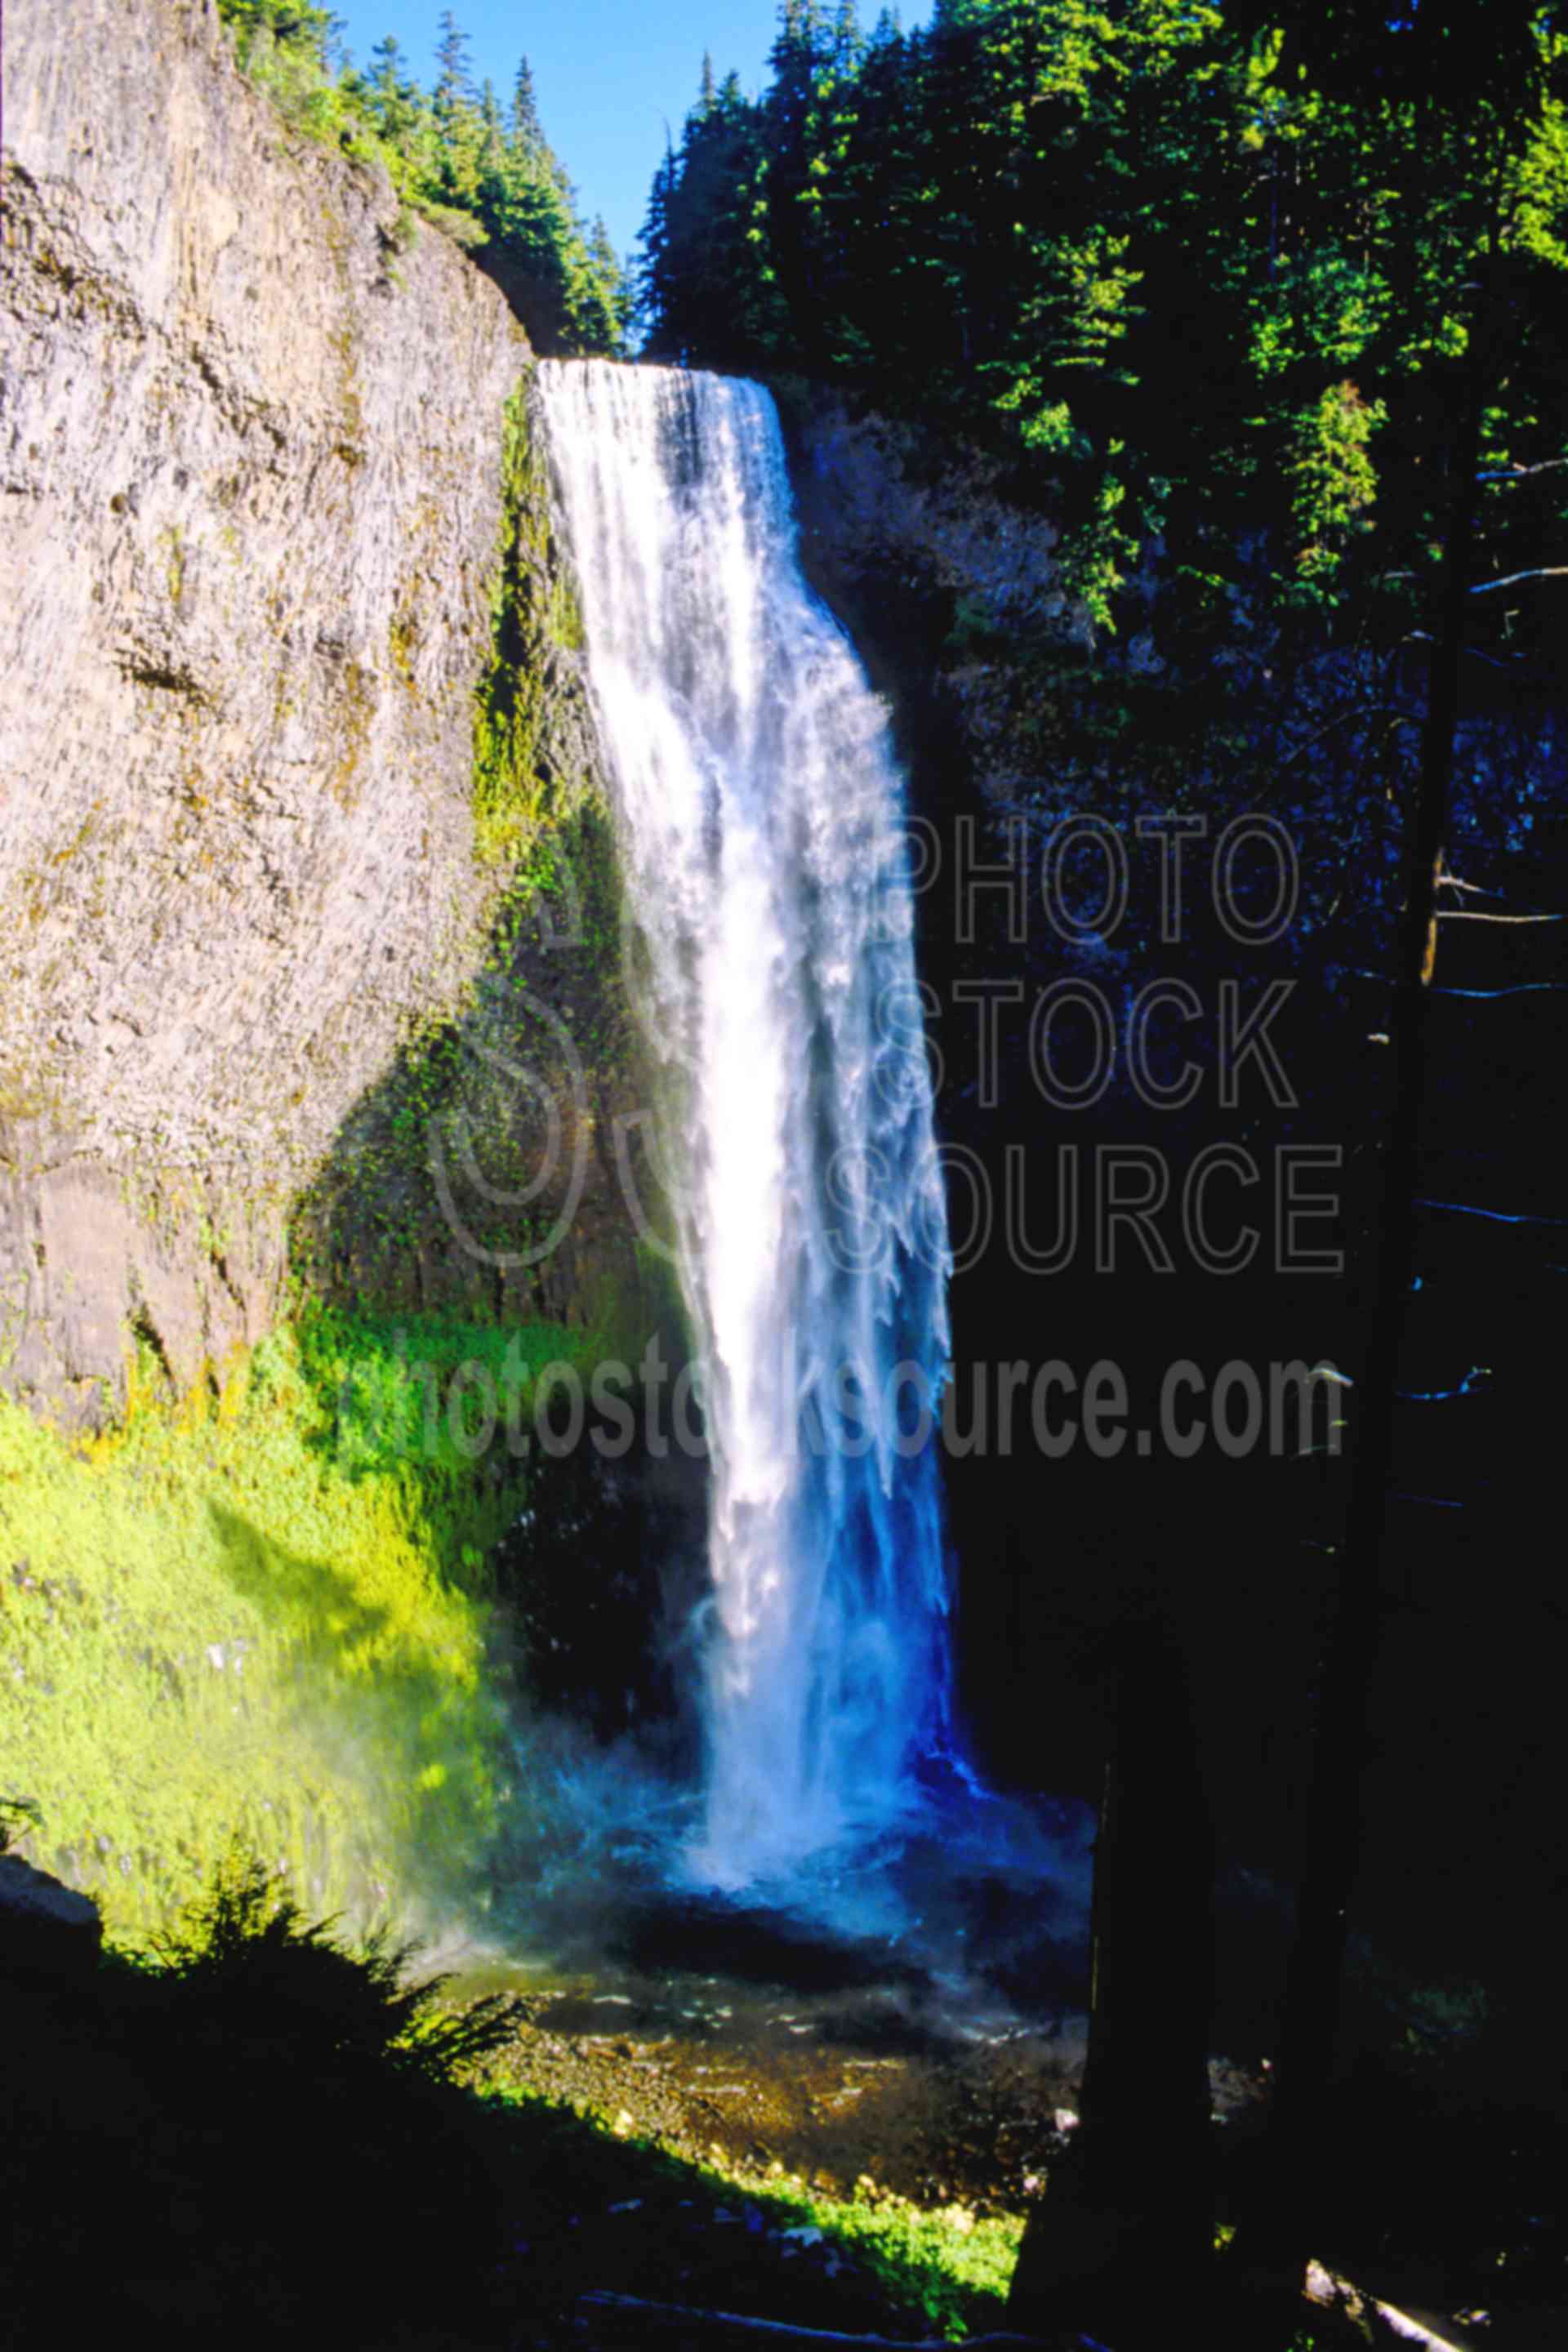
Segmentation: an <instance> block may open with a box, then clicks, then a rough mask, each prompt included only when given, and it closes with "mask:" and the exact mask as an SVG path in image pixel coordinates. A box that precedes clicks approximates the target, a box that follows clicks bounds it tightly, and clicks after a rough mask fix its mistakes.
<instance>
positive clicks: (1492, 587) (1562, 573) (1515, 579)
mask: <svg viewBox="0 0 1568 2352" xmlns="http://www.w3.org/2000/svg"><path fill="white" fill-rule="evenodd" d="M1521 580H1568V563H1547V564H1542V567H1541V569H1540V571H1538V572H1510V573H1509V575H1508V577H1507V579H1506V580H1483V581H1481V582H1480V583H1479V585H1477V586H1476V587H1474V588H1472V589H1471V591H1470V593H1471V595H1472V596H1495V595H1496V593H1497V592H1498V590H1499V589H1500V588H1517V587H1518V585H1519V583H1520V582H1521Z"/></svg>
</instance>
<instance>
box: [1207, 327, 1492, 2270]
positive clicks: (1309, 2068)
mask: <svg viewBox="0 0 1568 2352" xmlns="http://www.w3.org/2000/svg"><path fill="white" fill-rule="evenodd" d="M1467 376H1468V381H1467V383H1466V386H1465V394H1464V410H1463V414H1462V416H1461V421H1460V428H1459V432H1458V440H1457V446H1456V448H1455V452H1454V467H1455V480H1454V485H1453V501H1452V505H1451V508H1450V514H1449V524H1448V532H1447V547H1446V550H1445V573H1444V590H1443V613H1442V621H1441V626H1440V628H1439V630H1438V632H1437V638H1436V644H1435V646H1434V647H1433V653H1432V669H1431V677H1430V685H1429V688H1428V694H1427V703H1426V723H1425V728H1424V730H1423V736H1422V745H1421V760H1420V768H1419V772H1418V776H1417V780H1416V786H1415V803H1414V805H1413V807H1412V808H1411V810H1410V812H1409V815H1408V820H1407V824H1406V830H1405V858H1404V864H1405V896H1404V905H1403V908H1402V909H1401V914H1400V922H1399V932H1398V942H1397V961H1396V968H1395V973H1394V1003H1393V1009H1392V1017H1391V1020H1390V1024H1389V1042H1390V1045H1391V1047H1392V1050H1393V1054H1394V1101H1393V1108H1392V1114H1391V1118H1390V1124H1389V1130H1388V1138H1387V1144H1386V1149H1385V1152H1384V1171H1383V1181H1382V1187H1381V1191H1382V1216H1381V1230H1380V1250H1379V1265H1378V1284H1377V1293H1376V1306H1375V1309H1374V1314H1373V1329H1372V1333H1371V1339H1370V1345H1369V1349H1368V1353H1367V1359H1366V1364H1365V1369H1364V1371H1363V1381H1362V1391H1361V1408H1360V1415H1359V1420H1360V1426H1359V1428H1358V1429H1357V1430H1356V1432H1355V1436H1354V1458H1353V1462H1352V1478H1351V1496H1350V1507H1349V1511H1348V1514H1347V1523H1346V1528H1345V1538H1344V1544H1343V1549H1342V1565H1341V1570H1340V1580H1339V1590H1338V1593H1337V1596H1336V1604H1335V1615H1334V1622H1333V1626H1332V1630H1331V1634H1330V1637H1329V1640H1328V1643H1327V1645H1326V1647H1325V1650H1324V1654H1323V1659H1322V1664H1321V1674H1320V1680H1319V1694H1318V1732H1317V1750H1316V1756H1315V1759H1314V1766H1313V1780H1312V1790H1311V1798H1310V1808H1309V1813H1308V1822H1307V1839H1306V1852H1305V1856H1304V1860H1303V1865H1302V1874H1301V1879H1300V1888H1299V1893H1298V1902H1297V1925H1296V1938H1295V1943H1294V1946H1293V1948H1292V1952H1291V1957H1290V1963H1289V1972H1288V1978H1287V1983H1286V1989H1285V2006H1284V2013H1283V2019H1282V2024H1281V2032H1280V2040H1279V2054H1278V2058H1277V2061H1276V2067H1275V2094H1274V2110H1273V2115H1272V2117H1271V2119H1270V2128H1269V2133H1268V2140H1267V2143H1266V2146H1265V2149H1264V2152H1263V2162H1262V2164H1261V2167H1260V2169H1259V2174H1258V2183H1257V2189H1256V2193H1255V2199H1254V2202H1253V2206H1252V2210H1250V2211H1249V2212H1248V2213H1247V2214H1246V2215H1245V2216H1244V2219H1243V2223H1242V2227H1241V2229H1240V2230H1239V2231H1238V2233H1237V2245H1236V2263H1237V2268H1238V2269H1242V2270H1245V2271H1247V2272H1250V2273H1254V2274H1255V2276H1256V2278H1257V2280H1258V2282H1261V2281H1262V2280H1264V2279H1270V2278H1271V2279H1272V2280H1274V2281H1275V2282H1276V2283H1277V2284H1278V2286H1279V2288H1280V2289H1281V2290H1282V2291H1283V2292H1284V2293H1286V2294H1288V2295H1289V2297H1290V2298H1291V2299H1293V2298H1294V2296H1295V2295H1296V2294H1298V2293H1299V2292H1300V2281H1301V2277H1302V2275H1303V2273H1304V2272H1305V2269H1306V2265H1307V2263H1308V2262H1309V2260H1310V2259H1311V2258H1312V2256H1313V2255H1314V2254H1315V2253H1318V2252H1320V2251H1321V2250H1320V2249H1319V2248H1318V2247H1317V2246H1316V2244H1315V2243H1314V2230H1315V2208H1316V2202H1317V2200H1316V2197H1315V2193H1314V2191H1315V2184H1316V2183H1318V2182H1321V2181H1323V2180H1327V2179H1331V2158H1330V2156H1329V2153H1328V2150H1327V2148H1326V2146H1325V2132H1326V2126H1327V2120H1328V2113H1329V2102H1330V2091H1331V2083H1332V2078H1333V2072H1334V2063H1335V2056H1336V2049H1337V2044H1338V2039H1339V2023H1340V2011H1341V2000H1342V1977H1343V1970H1344V1958H1345V1945H1346V1936H1347V1922H1348V1917H1349V1913H1350V1906H1351V1900H1352V1894H1353V1891H1354V1886H1355V1879H1356V1874H1357V1868H1358V1864H1359V1859H1360V1849H1361V1830H1362V1811H1363V1806H1362V1793H1363V1775H1364V1768H1365V1761H1366V1741H1367V1706H1368V1695H1369V1690H1370V1685H1371V1680H1372V1673H1373V1664H1374V1662H1375V1658H1376V1652H1377V1643H1378V1636H1379V1630H1380V1622H1381V1617H1382V1607H1381V1574H1380V1569H1381V1561H1382V1558H1383V1552H1384V1538H1385V1517H1386V1511H1387V1504H1388V1495H1389V1488H1390V1483H1391V1474H1392V1470H1393V1462H1394V1416H1395V1404H1396V1398H1397V1391H1398V1386H1399V1367H1400V1351H1401V1343H1402V1340H1403V1337H1404V1331H1405V1307H1406V1302H1407V1300H1408V1298H1409V1296H1410V1286H1411V1282H1412V1279H1413V1276H1414V1272H1415V1230H1416V1210H1415V1201H1416V1196H1417V1189H1418V1175H1419V1160H1420V1141H1421V1116H1422V1106H1423V1102H1424V1098H1425V1093H1426V1061H1427V1048H1426V1028H1427V1014H1428V1011H1429V1007H1430V995H1429V990H1430V983H1431V979H1432V971H1433V965H1434V961H1435V959H1436V940H1437V888H1438V884H1439V881H1440V879H1441V877H1442V873H1443V860H1444V854H1445V844H1446V840H1447V823H1448V804H1449V793H1450V787H1451V783H1452V778H1453V769H1454V744H1455V734H1456V730H1457V727H1458V713H1459V691H1460V671H1461V666H1462V662H1463V658H1464V649H1465V638H1466V625H1467V614H1468V593H1469V585H1470V575H1471V571H1472V568H1473V560H1474V541H1475V531H1476V519H1477V512H1478V499H1479V489H1478V483H1477V476H1478V474H1479V464H1480V439H1481V423H1482V415H1483V410H1484V406H1485V399H1486V385H1487V382H1488V380H1489V370H1488V365H1487V350H1486V348H1485V339H1484V337H1483V333H1482V331H1481V327H1480V322H1478V326H1477V330H1476V331H1474V332H1473V334H1472V338H1471V345H1470V364H1469V367H1468V371H1467Z"/></svg>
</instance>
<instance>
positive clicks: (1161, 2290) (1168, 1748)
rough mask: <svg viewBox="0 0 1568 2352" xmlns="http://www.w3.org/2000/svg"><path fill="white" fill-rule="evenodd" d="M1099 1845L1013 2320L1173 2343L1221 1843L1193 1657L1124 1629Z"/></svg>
mask: <svg viewBox="0 0 1568 2352" xmlns="http://www.w3.org/2000/svg"><path fill="white" fill-rule="evenodd" d="M1121 1640H1122V1652H1121V1659H1120V1662H1119V1668H1118V1674H1117V1685H1116V1703H1115V1730H1114V1735H1113V1752H1112V1755H1111V1759H1110V1765H1109V1768H1108V1769H1107V1773H1106V1780H1105V1798H1104V1803H1103V1805H1102V1808H1101V1812H1100V1836H1099V1839H1098V1841H1097V1843H1096V1847H1095V1857H1094V1913H1093V1921H1092V1928H1091V1934H1092V1944H1093V1952H1092V1979H1091V1992H1090V2015H1089V2059H1088V2063H1087V2066H1086V2069H1085V2074H1084V2084H1083V2096H1082V2113H1081V2116H1080V2120H1079V2127H1078V2130H1077V2132H1076V2134H1075V2135H1074V2145H1073V2148H1072V2152H1071V2155H1070V2156H1069V2157H1068V2158H1067V2159H1066V2160H1065V2161H1064V2162H1063V2163H1062V2164H1060V2165H1058V2166H1055V2167H1053V2168H1052V2171H1051V2175H1050V2179H1049V2181H1048V2183H1047V2190H1046V2194H1045V2197H1044V2199H1043V2200H1042V2201H1041V2203H1040V2204H1039V2205H1038V2206H1037V2207H1036V2208H1035V2210H1033V2211H1032V2212H1031V2214H1030V2216H1029V2220H1028V2224H1027V2227H1026V2230H1025V2232H1024V2243H1023V2246H1022V2249H1021V2251H1020V2254H1019V2260H1018V2267H1017V2270H1016V2273H1015V2274H1014V2279H1013V2286H1012V2292H1011V2294H1010V2297H1009V2300H1008V2305H1007V2315H1008V2319H1009V2322H1010V2324H1011V2325H1013V2326H1016V2327H1022V2328H1029V2329H1033V2330H1034V2331H1035V2332H1037V2333H1041V2334H1043V2333H1045V2332H1047V2330H1049V2329H1053V2328H1074V2327H1081V2328H1084V2329H1086V2330H1087V2331H1088V2332H1089V2334H1090V2335H1092V2336H1096V2337H1097V2338H1101V2339H1104V2340H1108V2341H1110V2342H1111V2343H1113V2344H1115V2345H1116V2346H1117V2347H1118V2352H1138V2347H1141V2346H1155V2345H1160V2346H1163V2345H1167V2344H1168V2343H1169V2342H1170V2340H1171V2326H1172V2315H1173V2314H1186V2315H1188V2316H1189V2317H1190V2316H1191V2315H1193V2314H1194V2312H1195V2311H1196V2310H1197V2309H1199V2308H1201V2301H1200V2300H1199V2299H1200V2298H1201V2297H1202V2296H1203V2294H1204V2291H1205V2273H1207V2271H1208V2269H1209V2267H1210V2265H1211V2263H1212V2256H1213V2244H1214V2219H1213V2200H1212V2188H1211V2180H1210V2151H1209V2105H1208V2036H1209V2022H1210V2014H1211V2011H1212V2007H1213V1977H1214V1920H1213V1853H1212V1837H1211V1830H1210V1822H1209V1814H1208V1807H1207V1803H1206V1801H1205V1790H1204V1788H1203V1783H1202V1776H1201V1774H1200V1771H1199V1769H1198V1761H1197V1754H1196V1749H1195V1746H1194V1736H1193V1725H1192V1717H1191V1711H1190V1707H1189V1705H1188V1698H1187V1692H1186V1687H1185V1682H1186V1677H1185V1675H1184V1666H1183V1661H1182V1658H1181V1655H1180V1654H1179V1652H1178V1651H1177V1650H1176V1649H1175V1647H1174V1646H1173V1644H1172V1643H1169V1642H1168V1641H1167V1640H1165V1639H1164V1638H1163V1636H1161V1635H1160V1634H1158V1633H1154V1632H1152V1631H1151V1630H1149V1629H1146V1628H1140V1629H1136V1630H1134V1631H1132V1632H1131V1633H1126V1634H1124V1635H1123V1636H1122V1637H1121Z"/></svg>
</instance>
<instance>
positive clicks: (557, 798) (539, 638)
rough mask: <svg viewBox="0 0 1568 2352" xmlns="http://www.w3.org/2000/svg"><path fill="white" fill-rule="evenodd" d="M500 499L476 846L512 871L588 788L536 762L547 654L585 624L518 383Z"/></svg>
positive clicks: (479, 724) (477, 741) (569, 642)
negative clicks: (561, 558) (557, 559)
mask: <svg viewBox="0 0 1568 2352" xmlns="http://www.w3.org/2000/svg"><path fill="white" fill-rule="evenodd" d="M501 501H502V503H501V545H500V562H499V563H498V565H497V568H496V575H495V582H494V587H493V590H492V596H491V607H490V621H491V635H492V651H491V658H490V664H489V669H488V670H487V672H486V674H485V677H484V678H483V680H482V681H481V683H480V686H479V692H478V694H477V696H476V698H475V707H474V839H475V846H476V848H477V849H478V852H479V856H480V857H481V858H482V859H483V860H484V861H485V862H486V863H487V864H489V865H500V864H510V865H513V866H516V865H518V864H519V862H520V861H521V860H522V859H523V858H525V857H526V856H527V853H528V852H529V850H530V849H531V848H532V847H533V846H534V845H535V844H536V843H538V842H539V841H540V839H541V837H542V834H543V833H544V832H545V831H546V830H550V829H554V828H558V827H559V826H560V825H561V824H562V823H563V821H565V820H566V819H567V818H569V817H570V816H571V815H573V814H574V813H575V811H576V809H577V808H578V806H579V805H580V804H581V802H582V799H583V795H584V792H585V790H586V783H585V780H584V779H583V778H572V777H562V776H560V775H559V774H557V773H556V772H555V769H554V767H553V765H552V763H548V762H546V761H542V759H541V757H540V753H541V748H542V733H543V729H544V725H545V720H546V715H547V711H548V707H549V694H550V684H549V681H550V678H551V676H552V662H551V658H550V656H551V653H552V649H554V650H558V651H566V652H575V651H577V650H579V649H580V648H581V646H582V644H583V622H582V615H581V614H580V613H579V612H578V610H577V604H576V598H575V595H574V592H573V589H572V586H571V583H570V582H569V580H568V579H567V577H566V574H565V572H564V570H563V567H561V566H559V565H556V564H553V563H552V562H551V561H550V492H549V483H548V480H547V478H546V473H545V466H544V459H543V456H542V452H541V451H540V450H539V449H538V448H536V446H535V445H534V436H533V434H532V431H531V424H530V418H529V387H528V383H527V382H526V380H525V381H524V382H523V383H520V384H519V385H518V387H517V389H516V390H515V392H514V393H513V394H512V395H511V398H510V400H509V401H508V403H507V405H506V415H505V418H504V420H503V425H502V434H501Z"/></svg>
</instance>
